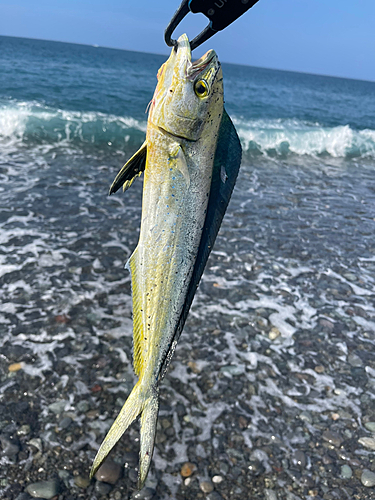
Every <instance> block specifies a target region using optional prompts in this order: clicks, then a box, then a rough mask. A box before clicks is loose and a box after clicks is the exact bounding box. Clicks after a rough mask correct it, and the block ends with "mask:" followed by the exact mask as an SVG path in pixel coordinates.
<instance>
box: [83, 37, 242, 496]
mask: <svg viewBox="0 0 375 500" xmlns="http://www.w3.org/2000/svg"><path fill="white" fill-rule="evenodd" d="M240 160H241V147H240V145H239V141H238V137H237V134H236V132H235V130H234V127H233V125H232V123H231V122H230V119H229V117H228V115H227V114H226V113H225V110H224V106H223V83H222V71H221V67H220V63H219V62H218V59H217V56H216V54H215V53H214V51H209V52H208V53H207V54H206V55H205V56H203V57H202V58H201V59H199V60H198V61H196V62H195V63H191V53H190V45H189V41H188V39H187V37H186V35H183V36H182V37H180V39H179V40H178V48H177V50H174V49H172V53H171V56H170V58H169V59H168V61H167V62H166V63H165V64H164V65H163V66H162V67H161V68H160V70H159V73H158V85H157V87H156V90H155V93H154V98H153V100H152V104H151V108H150V112H149V119H148V125H147V134H146V141H145V143H144V144H143V146H142V147H141V149H140V150H139V151H138V152H137V153H136V154H135V155H134V156H133V157H132V158H131V159H130V160H129V162H128V163H127V164H126V165H125V166H124V167H123V169H122V170H121V171H120V172H119V174H118V175H117V177H116V179H115V181H114V183H113V185H112V187H111V191H110V192H114V191H116V190H117V189H118V188H119V187H120V186H121V185H123V187H124V190H125V189H127V188H128V187H129V186H130V185H131V183H132V182H133V180H134V178H135V177H136V176H137V175H140V173H142V171H144V187H143V201H142V221H141V232H140V237H139V242H138V245H137V248H136V249H135V251H134V253H133V254H132V256H131V257H130V259H129V261H128V263H127V267H128V269H129V270H130V272H131V281H132V296H133V336H134V353H133V355H134V370H135V373H136V374H137V375H138V377H139V380H138V382H137V384H136V386H135V387H134V389H133V391H132V392H131V394H130V396H129V398H128V399H127V401H126V403H125V405H124V407H123V408H122V410H121V411H120V413H119V415H118V417H117V419H116V420H115V422H114V424H113V426H112V427H111V429H110V431H109V432H108V434H107V436H106V438H105V440H104V441H103V443H102V445H101V447H100V449H99V451H98V454H97V456H96V458H95V460H94V464H93V468H92V471H91V475H93V474H94V473H95V471H96V470H97V469H98V467H99V466H100V464H101V463H102V461H103V460H104V459H105V457H106V456H107V455H108V453H109V452H110V451H111V449H112V448H113V446H114V445H115V444H116V442H117V441H118V440H119V439H120V437H121V435H122V434H123V433H124V432H125V430H126V429H127V427H128V426H129V425H130V424H131V422H132V421H133V420H134V419H135V418H136V417H137V416H138V415H139V414H141V439H140V467H139V484H138V486H139V487H141V486H142V485H143V484H144V481H145V479H146V477H147V473H148V470H149V467H150V463H151V458H152V453H153V447H154V440H155V430H156V422H157V416H158V409H159V388H158V386H159V382H160V380H161V379H162V377H163V376H164V374H165V372H166V369H167V367H168V364H169V362H170V359H171V357H172V355H173V352H174V349H175V346H176V343H177V340H178V337H179V335H180V333H181V331H182V328H183V325H184V322H185V319H186V316H187V314H188V311H189V308H190V305H191V302H192V300H193V297H194V293H195V290H196V288H197V286H198V283H199V279H200V277H201V274H202V272H203V269H204V266H205V263H206V261H207V258H208V255H209V253H210V250H211V248H212V245H213V243H214V241H215V238H216V234H217V232H218V230H219V227H220V224H221V220H222V218H223V215H224V213H225V209H226V206H227V204H228V202H229V198H230V195H231V192H232V189H233V186H234V183H235V180H236V177H237V173H238V169H239V166H240ZM223 169H224V173H225V175H223ZM226 169H227V170H228V173H227V170H226Z"/></svg>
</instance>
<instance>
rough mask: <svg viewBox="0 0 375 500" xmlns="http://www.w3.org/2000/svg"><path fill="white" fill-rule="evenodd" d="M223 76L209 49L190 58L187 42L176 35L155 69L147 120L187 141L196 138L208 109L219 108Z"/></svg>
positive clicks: (215, 56)
mask: <svg viewBox="0 0 375 500" xmlns="http://www.w3.org/2000/svg"><path fill="white" fill-rule="evenodd" d="M223 94H224V91H223V77H222V71H221V66H220V63H219V61H218V57H217V55H216V53H215V51H214V50H209V51H208V52H206V54H204V55H203V56H202V57H201V58H200V59H198V60H197V61H195V62H192V61H191V50H190V42H189V39H188V37H187V36H186V35H182V36H180V38H179V39H178V42H177V47H176V48H173V49H172V52H171V55H170V56H169V59H168V60H167V61H166V62H165V63H164V64H163V65H162V66H161V68H160V69H159V71H158V84H157V86H156V89H155V93H154V97H153V100H152V104H151V108H150V113H149V122H150V123H152V124H153V125H155V126H157V127H159V128H161V129H163V130H165V131H166V132H168V133H170V134H172V135H174V136H177V137H180V138H183V139H188V140H191V141H196V140H198V139H199V137H200V135H201V132H202V128H203V124H204V123H205V122H206V121H207V120H208V119H210V118H211V119H212V117H211V115H210V112H211V111H212V108H213V107H215V108H216V109H220V107H221V108H222V107H223V103H224V100H223Z"/></svg>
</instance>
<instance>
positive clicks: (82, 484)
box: [74, 476, 90, 488]
mask: <svg viewBox="0 0 375 500" xmlns="http://www.w3.org/2000/svg"><path fill="white" fill-rule="evenodd" d="M74 484H75V485H76V486H78V488H87V487H88V486H89V484H90V479H89V478H88V477H87V476H76V477H75V478H74Z"/></svg>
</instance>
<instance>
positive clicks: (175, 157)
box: [168, 142, 190, 188]
mask: <svg viewBox="0 0 375 500" xmlns="http://www.w3.org/2000/svg"><path fill="white" fill-rule="evenodd" d="M168 164H169V166H170V167H172V168H176V169H177V170H179V172H180V173H181V174H182V175H183V177H184V179H185V182H186V187H187V188H188V187H189V186H190V174H189V169H188V166H187V162H186V158H185V154H184V152H183V150H182V147H181V146H180V144H178V142H176V143H174V144H173V145H171V147H170V151H169V158H168Z"/></svg>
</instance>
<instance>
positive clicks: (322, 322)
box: [319, 318, 335, 330]
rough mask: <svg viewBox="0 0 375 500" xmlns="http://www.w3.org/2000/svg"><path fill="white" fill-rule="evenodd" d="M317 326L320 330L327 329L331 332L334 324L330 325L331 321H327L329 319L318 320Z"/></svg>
mask: <svg viewBox="0 0 375 500" xmlns="http://www.w3.org/2000/svg"><path fill="white" fill-rule="evenodd" d="M319 324H320V326H321V327H322V328H327V330H333V328H334V326H335V325H334V323H332V321H329V319H324V318H322V319H320V320H319Z"/></svg>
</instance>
